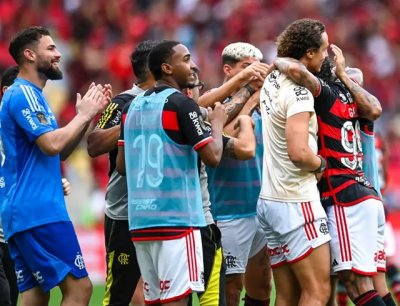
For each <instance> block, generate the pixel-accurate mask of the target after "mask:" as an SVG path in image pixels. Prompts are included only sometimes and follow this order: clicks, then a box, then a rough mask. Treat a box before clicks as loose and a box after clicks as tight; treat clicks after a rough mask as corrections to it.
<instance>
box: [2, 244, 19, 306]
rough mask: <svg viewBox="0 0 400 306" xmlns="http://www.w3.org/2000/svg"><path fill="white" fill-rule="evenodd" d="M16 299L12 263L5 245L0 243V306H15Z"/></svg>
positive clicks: (15, 280)
mask: <svg viewBox="0 0 400 306" xmlns="http://www.w3.org/2000/svg"><path fill="white" fill-rule="evenodd" d="M17 299H18V287H17V277H16V275H15V270H14V262H13V260H12V259H11V256H10V252H9V251H8V247H7V244H6V243H3V242H0V305H11V306H16V305H17Z"/></svg>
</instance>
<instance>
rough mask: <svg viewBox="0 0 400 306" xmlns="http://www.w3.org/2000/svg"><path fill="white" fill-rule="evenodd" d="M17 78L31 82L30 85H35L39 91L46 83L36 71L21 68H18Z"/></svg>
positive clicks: (45, 79)
mask: <svg viewBox="0 0 400 306" xmlns="http://www.w3.org/2000/svg"><path fill="white" fill-rule="evenodd" d="M18 77H20V78H23V79H25V80H27V81H29V82H31V83H32V84H34V85H36V86H37V87H39V88H41V89H43V88H44V86H45V85H46V81H47V78H44V77H43V76H42V75H40V73H39V72H37V71H36V70H33V69H24V68H23V67H20V72H19V74H18Z"/></svg>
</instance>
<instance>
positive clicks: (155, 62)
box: [149, 40, 180, 81]
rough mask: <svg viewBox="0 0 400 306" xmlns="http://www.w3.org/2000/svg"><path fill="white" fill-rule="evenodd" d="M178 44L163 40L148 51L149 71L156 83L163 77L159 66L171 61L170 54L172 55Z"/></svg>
mask: <svg viewBox="0 0 400 306" xmlns="http://www.w3.org/2000/svg"><path fill="white" fill-rule="evenodd" d="M179 44H180V42H178V41H174V40H163V41H161V42H160V43H158V44H157V45H156V46H155V47H154V48H153V49H152V50H151V51H150V54H149V69H150V71H151V73H152V74H153V76H154V79H155V80H156V81H157V80H159V79H161V77H162V75H163V73H162V70H161V65H162V64H164V63H167V62H168V60H170V59H171V56H172V54H174V50H173V49H174V47H175V46H177V45H179Z"/></svg>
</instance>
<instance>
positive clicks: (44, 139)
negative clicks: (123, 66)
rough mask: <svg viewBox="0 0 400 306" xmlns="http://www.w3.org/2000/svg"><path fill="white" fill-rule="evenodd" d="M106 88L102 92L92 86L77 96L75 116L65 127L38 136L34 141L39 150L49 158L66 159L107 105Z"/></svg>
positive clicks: (100, 88) (99, 86)
mask: <svg viewBox="0 0 400 306" xmlns="http://www.w3.org/2000/svg"><path fill="white" fill-rule="evenodd" d="M108 88H109V90H107V92H104V90H103V87H102V86H101V85H97V86H95V85H93V86H91V87H90V88H89V90H88V91H87V93H86V94H85V95H84V96H83V97H82V98H81V96H80V94H77V103H76V108H77V111H78V113H77V115H76V116H75V117H74V118H73V119H72V120H71V121H70V122H69V123H68V124H67V125H66V126H65V127H62V128H59V129H56V130H53V131H50V132H47V133H44V134H42V135H40V136H39V137H38V138H37V139H36V141H35V143H36V145H37V146H38V147H39V148H40V150H41V151H42V152H43V153H45V154H48V155H51V156H54V155H57V154H61V158H62V159H63V160H64V159H66V158H67V157H68V156H69V155H70V154H71V153H72V151H73V149H74V148H75V147H76V145H77V144H78V143H79V142H80V140H81V139H82V137H83V135H84V133H85V131H86V129H87V128H88V127H89V124H90V122H91V120H92V119H93V118H94V117H95V116H96V115H97V114H98V113H99V112H102V111H103V110H104V109H105V107H106V106H107V105H108V104H109V102H110V95H111V86H108ZM108 91H109V92H108Z"/></svg>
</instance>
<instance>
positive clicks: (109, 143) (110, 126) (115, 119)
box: [87, 98, 122, 157]
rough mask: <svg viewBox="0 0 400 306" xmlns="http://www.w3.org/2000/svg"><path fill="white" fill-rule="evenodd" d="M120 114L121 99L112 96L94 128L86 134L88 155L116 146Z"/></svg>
mask: <svg viewBox="0 0 400 306" xmlns="http://www.w3.org/2000/svg"><path fill="white" fill-rule="evenodd" d="M121 114H122V102H121V99H116V98H114V99H113V100H112V101H111V103H110V105H109V106H108V107H107V108H106V110H105V111H104V112H103V113H102V114H101V117H100V120H99V122H98V123H97V125H96V127H95V129H94V130H93V131H92V132H90V134H89V135H88V138H87V151H88V153H89V155H90V157H96V156H99V155H101V154H105V153H108V152H110V151H112V150H114V149H115V148H116V147H117V142H118V138H119V134H120V122H121Z"/></svg>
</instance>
